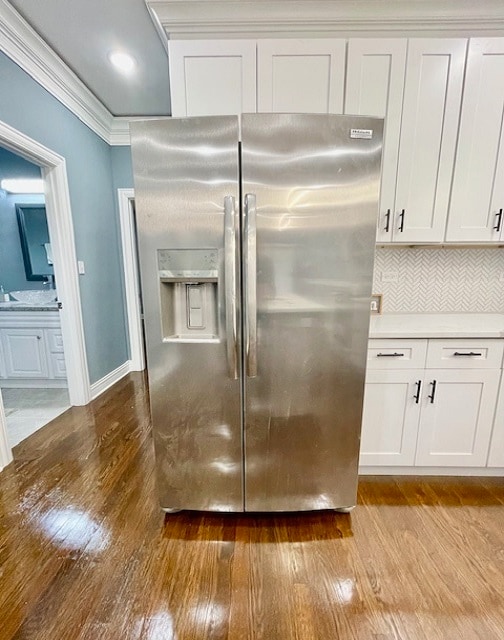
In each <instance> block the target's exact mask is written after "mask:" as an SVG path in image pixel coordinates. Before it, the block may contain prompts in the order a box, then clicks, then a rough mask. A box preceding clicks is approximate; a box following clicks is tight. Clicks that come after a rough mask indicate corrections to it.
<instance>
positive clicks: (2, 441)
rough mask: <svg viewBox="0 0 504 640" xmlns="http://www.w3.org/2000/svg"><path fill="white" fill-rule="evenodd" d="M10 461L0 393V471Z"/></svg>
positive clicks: (10, 456) (10, 453)
mask: <svg viewBox="0 0 504 640" xmlns="http://www.w3.org/2000/svg"><path fill="white" fill-rule="evenodd" d="M11 461H12V451H11V448H10V445H9V441H8V440H7V423H6V420H5V411H4V406H3V402H2V394H1V393H0V471H1V470H2V469H3V468H4V467H6V466H7V465H8V464H9V462H11Z"/></svg>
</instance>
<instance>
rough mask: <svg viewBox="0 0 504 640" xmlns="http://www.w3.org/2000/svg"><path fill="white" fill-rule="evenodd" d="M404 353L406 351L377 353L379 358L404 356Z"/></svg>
mask: <svg viewBox="0 0 504 640" xmlns="http://www.w3.org/2000/svg"><path fill="white" fill-rule="evenodd" d="M403 355H404V353H397V352H395V353H377V354H376V357H377V358H402V356H403Z"/></svg>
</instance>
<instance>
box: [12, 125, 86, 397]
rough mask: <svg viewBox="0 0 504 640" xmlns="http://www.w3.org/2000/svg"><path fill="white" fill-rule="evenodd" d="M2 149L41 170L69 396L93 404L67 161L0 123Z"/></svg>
mask: <svg viewBox="0 0 504 640" xmlns="http://www.w3.org/2000/svg"><path fill="white" fill-rule="evenodd" d="M0 145H2V146H4V147H6V148H7V149H9V150H11V151H14V152H15V153H18V154H19V155H21V156H23V157H24V158H26V159H27V160H29V161H30V162H33V163H35V164H37V165H39V166H41V168H42V177H43V178H44V180H45V185H46V194H45V201H46V211H47V224H48V227H49V235H50V237H51V241H52V248H53V255H54V272H55V277H56V283H57V289H58V298H59V300H60V301H61V303H62V305H63V308H62V309H61V311H60V321H61V333H62V337H63V345H64V353H65V366H66V370H67V375H68V393H69V396H70V402H71V404H72V405H84V404H87V403H88V402H89V400H90V387H89V375H88V366H87V358H86V349H85V344H84V326H83V322H82V312H81V300H80V291H79V282H78V274H77V257H76V253H75V242H74V232H73V222H72V211H71V207H70V195H69V192H68V180H67V173H66V163H65V158H63V157H62V156H60V155H58V154H57V153H54V151H51V150H50V149H48V148H47V147H44V146H43V145H41V144H39V143H38V142H36V141H35V140H32V139H31V138H29V137H28V136H25V135H24V134H22V133H20V132H19V131H16V129H13V128H12V127H10V126H9V125H8V124H6V123H4V122H1V121H0Z"/></svg>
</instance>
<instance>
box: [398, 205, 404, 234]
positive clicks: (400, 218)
mask: <svg viewBox="0 0 504 640" xmlns="http://www.w3.org/2000/svg"><path fill="white" fill-rule="evenodd" d="M398 231H400V232H401V233H402V232H403V231H404V209H402V210H401V213H400V214H399V227H398Z"/></svg>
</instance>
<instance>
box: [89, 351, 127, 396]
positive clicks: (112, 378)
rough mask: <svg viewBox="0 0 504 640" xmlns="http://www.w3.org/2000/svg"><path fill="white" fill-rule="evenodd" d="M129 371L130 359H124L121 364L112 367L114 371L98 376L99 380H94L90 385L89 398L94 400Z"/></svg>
mask: <svg viewBox="0 0 504 640" xmlns="http://www.w3.org/2000/svg"><path fill="white" fill-rule="evenodd" d="M130 371H131V360H126V362H124V363H123V364H122V365H120V366H119V367H117V369H114V371H111V372H110V373H107V375H106V376H103V378H100V380H98V381H97V382H94V383H93V384H92V385H91V399H92V400H94V399H95V398H97V397H98V396H99V395H101V394H102V393H103V392H104V391H106V390H107V389H110V387H111V386H112V385H114V384H115V383H116V382H119V380H121V378H124V376H127V375H128V373H129V372H130Z"/></svg>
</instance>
